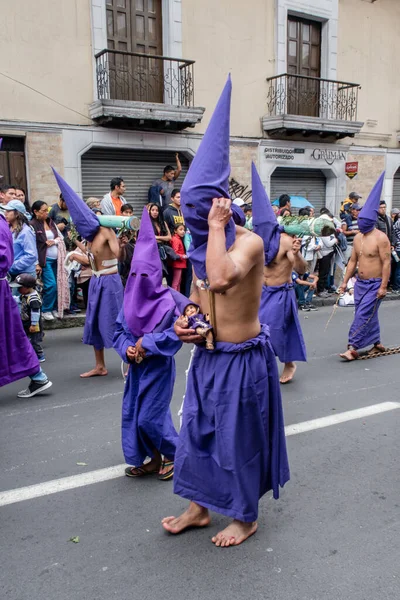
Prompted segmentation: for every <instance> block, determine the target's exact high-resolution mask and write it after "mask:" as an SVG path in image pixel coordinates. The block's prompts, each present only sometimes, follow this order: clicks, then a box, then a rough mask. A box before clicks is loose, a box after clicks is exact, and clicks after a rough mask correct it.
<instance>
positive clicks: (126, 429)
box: [114, 309, 182, 466]
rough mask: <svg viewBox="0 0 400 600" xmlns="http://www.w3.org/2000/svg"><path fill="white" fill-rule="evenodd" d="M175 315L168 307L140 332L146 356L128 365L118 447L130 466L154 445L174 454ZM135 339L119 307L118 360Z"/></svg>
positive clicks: (149, 453)
mask: <svg viewBox="0 0 400 600" xmlns="http://www.w3.org/2000/svg"><path fill="white" fill-rule="evenodd" d="M175 318H176V314H175V309H172V311H171V310H170V311H168V313H167V314H166V315H165V316H164V318H163V319H162V321H161V323H159V325H157V326H156V327H155V329H154V330H153V333H145V334H144V336H143V340H142V346H143V348H144V349H145V350H146V358H145V359H144V360H143V361H142V362H141V363H135V362H134V363H132V364H131V365H130V367H129V371H128V378H127V380H126V384H125V391H124V397H123V401H122V449H123V453H124V457H125V461H126V462H127V463H128V464H130V465H134V466H140V465H142V464H143V461H144V460H145V458H146V456H151V457H153V456H154V448H156V449H157V450H158V451H159V452H160V453H161V454H163V455H164V456H166V457H168V458H170V459H172V460H173V459H174V457H175V449H176V443H177V440H178V434H177V432H176V430H175V427H174V424H173V422H172V417H171V410H170V403H171V399H172V393H173V389H174V382H175V360H174V358H173V357H174V355H175V354H176V353H177V352H178V350H179V349H180V348H181V346H182V342H180V341H179V339H178V338H177V337H176V335H175V333H174V332H173V329H172V326H173V323H174V321H175ZM138 339H139V337H136V336H134V335H133V334H132V333H131V332H130V330H129V328H128V326H127V323H126V321H125V317H124V312H123V310H121V312H120V314H119V316H118V320H117V329H116V332H115V336H114V348H115V349H116V351H117V352H118V354H119V355H120V357H121V358H122V360H124V361H126V360H127V358H126V350H127V348H128V346H134V345H135V344H136V342H137V340H138Z"/></svg>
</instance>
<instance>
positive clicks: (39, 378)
mask: <svg viewBox="0 0 400 600" xmlns="http://www.w3.org/2000/svg"><path fill="white" fill-rule="evenodd" d="M30 378H31V379H32V381H36V383H44V382H45V381H47V379H48V378H47V375H46V373H45V372H44V371H42V369H39V371H38V372H37V373H35V374H34V375H30Z"/></svg>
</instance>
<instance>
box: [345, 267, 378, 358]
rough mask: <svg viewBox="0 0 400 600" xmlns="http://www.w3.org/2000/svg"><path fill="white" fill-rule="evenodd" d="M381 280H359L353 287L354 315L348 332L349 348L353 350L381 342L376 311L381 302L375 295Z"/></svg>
mask: <svg viewBox="0 0 400 600" xmlns="http://www.w3.org/2000/svg"><path fill="white" fill-rule="evenodd" d="M381 285H382V279H359V278H357V281H356V283H355V286H354V304H355V315H354V321H353V323H352V324H351V327H350V331H349V346H353V348H354V349H355V350H359V349H360V348H366V347H367V346H370V345H371V344H378V343H379V342H380V341H381V330H380V326H379V318H378V309H379V306H380V304H381V302H382V300H379V299H378V298H377V293H378V290H379V288H380V287H381Z"/></svg>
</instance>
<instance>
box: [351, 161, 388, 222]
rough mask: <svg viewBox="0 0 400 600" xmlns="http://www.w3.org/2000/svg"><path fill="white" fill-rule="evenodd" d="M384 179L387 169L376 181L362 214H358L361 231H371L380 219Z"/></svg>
mask: <svg viewBox="0 0 400 600" xmlns="http://www.w3.org/2000/svg"><path fill="white" fill-rule="evenodd" d="M384 179H385V171H383V173H382V174H381V176H380V177H379V179H378V181H377V182H376V183H375V185H374V187H373V188H372V190H371V192H370V195H369V196H368V198H367V200H366V202H365V204H364V206H363V207H362V209H361V211H360V214H359V215H358V219H357V223H358V228H359V230H360V231H361V233H368V232H369V231H372V230H373V229H375V225H376V221H377V219H378V208H379V202H380V199H381V194H382V187H383V182H384Z"/></svg>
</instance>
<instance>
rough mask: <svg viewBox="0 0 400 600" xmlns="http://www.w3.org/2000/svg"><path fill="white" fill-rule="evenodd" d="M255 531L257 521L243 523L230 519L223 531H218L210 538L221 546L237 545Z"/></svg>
mask: <svg viewBox="0 0 400 600" xmlns="http://www.w3.org/2000/svg"><path fill="white" fill-rule="evenodd" d="M256 531H257V521H254V522H253V523H244V522H243V521H237V520H236V519H235V520H234V521H232V523H231V524H230V525H228V527H227V528H226V529H224V530H223V531H220V532H219V533H217V535H215V536H214V537H213V538H212V540H211V541H212V542H213V543H214V544H215V545H216V546H220V547H221V548H228V546H239V544H242V543H243V542H244V541H245V540H247V538H249V537H250V536H251V535H253V534H254V533H255V532H256Z"/></svg>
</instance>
